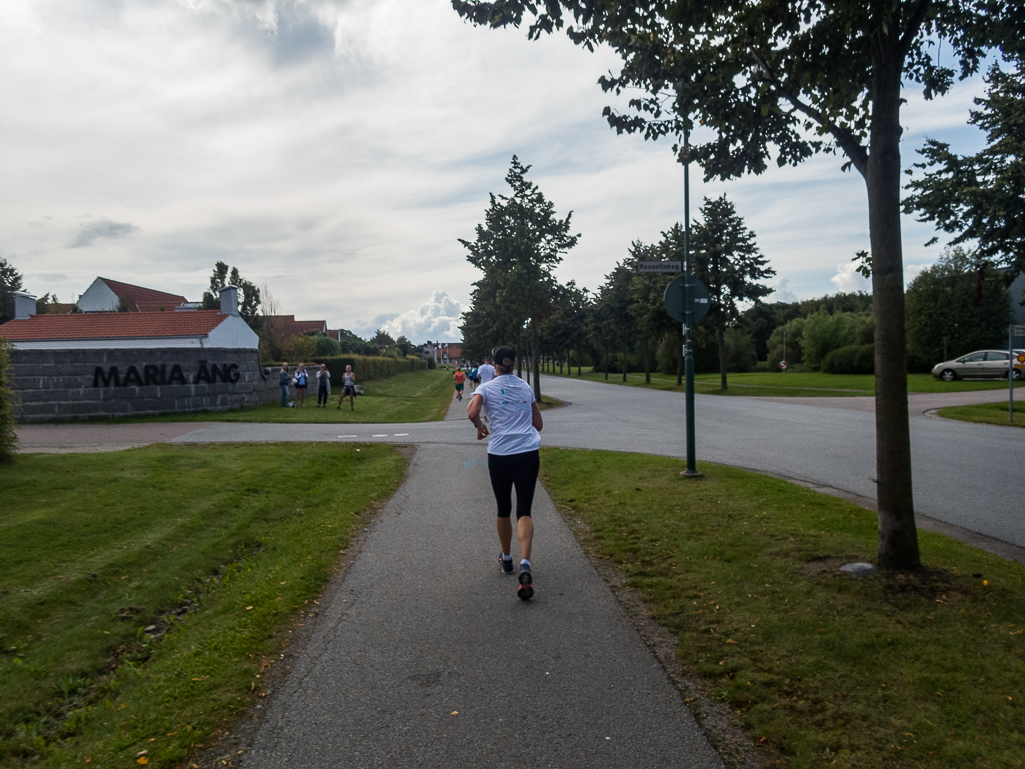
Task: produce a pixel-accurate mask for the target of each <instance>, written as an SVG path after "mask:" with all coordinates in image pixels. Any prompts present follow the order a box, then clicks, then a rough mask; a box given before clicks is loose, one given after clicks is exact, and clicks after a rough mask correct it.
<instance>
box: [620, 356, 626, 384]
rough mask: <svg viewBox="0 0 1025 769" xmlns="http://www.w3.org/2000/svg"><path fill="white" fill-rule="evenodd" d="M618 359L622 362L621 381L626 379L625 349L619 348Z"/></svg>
mask: <svg viewBox="0 0 1025 769" xmlns="http://www.w3.org/2000/svg"><path fill="white" fill-rule="evenodd" d="M619 359H620V360H621V361H622V362H623V381H624V382H625V381H626V350H620V352H619Z"/></svg>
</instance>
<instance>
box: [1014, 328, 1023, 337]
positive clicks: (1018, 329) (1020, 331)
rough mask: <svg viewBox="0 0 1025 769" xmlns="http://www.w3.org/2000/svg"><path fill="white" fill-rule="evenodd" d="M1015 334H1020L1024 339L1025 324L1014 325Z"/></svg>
mask: <svg viewBox="0 0 1025 769" xmlns="http://www.w3.org/2000/svg"><path fill="white" fill-rule="evenodd" d="M1014 335H1015V336H1020V337H1022V338H1023V339H1025V326H1015V327H1014Z"/></svg>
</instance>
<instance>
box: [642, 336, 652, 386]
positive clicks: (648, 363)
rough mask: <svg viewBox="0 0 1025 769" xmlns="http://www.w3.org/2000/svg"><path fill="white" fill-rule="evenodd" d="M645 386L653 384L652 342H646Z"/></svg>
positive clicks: (646, 340) (647, 340)
mask: <svg viewBox="0 0 1025 769" xmlns="http://www.w3.org/2000/svg"><path fill="white" fill-rule="evenodd" d="M644 384H651V340H650V339H645V340H644Z"/></svg>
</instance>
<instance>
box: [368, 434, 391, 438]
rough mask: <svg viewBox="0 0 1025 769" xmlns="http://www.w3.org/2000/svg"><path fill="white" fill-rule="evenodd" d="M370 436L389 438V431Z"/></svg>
mask: <svg viewBox="0 0 1025 769" xmlns="http://www.w3.org/2000/svg"><path fill="white" fill-rule="evenodd" d="M370 437H371V438H387V437H388V433H380V434H378V435H371V436H370Z"/></svg>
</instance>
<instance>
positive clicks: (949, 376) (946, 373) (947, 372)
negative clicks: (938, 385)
mask: <svg viewBox="0 0 1025 769" xmlns="http://www.w3.org/2000/svg"><path fill="white" fill-rule="evenodd" d="M940 379H942V380H943V381H944V382H953V381H954V380H955V379H957V374H956V373H955V372H954V371H953V369H949V368H945V369H943V371H941V372H940Z"/></svg>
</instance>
